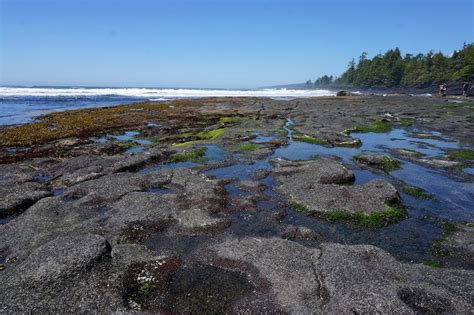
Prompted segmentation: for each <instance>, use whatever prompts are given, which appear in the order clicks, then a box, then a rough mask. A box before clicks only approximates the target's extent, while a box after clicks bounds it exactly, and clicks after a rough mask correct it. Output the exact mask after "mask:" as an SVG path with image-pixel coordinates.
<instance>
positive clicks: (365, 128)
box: [345, 120, 392, 134]
mask: <svg viewBox="0 0 474 315" xmlns="http://www.w3.org/2000/svg"><path fill="white" fill-rule="evenodd" d="M390 130H392V125H391V124H390V123H389V122H386V121H381V120H380V121H376V122H373V123H371V124H367V125H357V126H355V127H354V128H352V129H350V130H345V132H346V133H347V132H348V133H347V134H350V133H351V132H361V133H365V132H376V133H382V132H389V131H390Z"/></svg>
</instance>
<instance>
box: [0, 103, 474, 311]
mask: <svg viewBox="0 0 474 315" xmlns="http://www.w3.org/2000/svg"><path fill="white" fill-rule="evenodd" d="M467 106H472V104H470V103H466V104H461V105H457V107H456V108H454V109H453V108H449V111H450V114H449V115H445V113H446V111H447V108H446V103H445V102H438V101H437V100H436V99H432V98H429V99H425V98H414V97H401V96H389V97H379V96H373V97H366V96H347V95H346V96H343V97H331V98H317V99H298V100H270V99H254V98H247V99H246V98H230V99H229V98H222V99H219V98H217V99H203V100H196V101H193V100H189V101H188V100H186V101H176V102H169V103H166V102H165V103H144V104H138V105H133V106H131V107H130V108H129V107H123V108H122V107H121V108H115V109H114V108H112V110H113V113H112V114H113V116H114V117H119V118H117V120H115V118H114V123H113V125H111V126H98V127H97V128H98V129H97V130H95V131H94V130H84V131H81V130H79V131H78V132H77V133H74V135H71V136H67V135H66V136H64V137H62V138H58V139H52V140H48V141H44V142H34V144H32V145H30V146H23V147H21V146H19V147H18V148H16V149H12V148H11V146H9V147H8V150H6V149H5V148H3V147H2V148H0V151H1V153H0V162H1V163H3V164H0V283H2V284H3V289H2V290H1V291H0V313H12V314H13V313H15V314H16V313H31V312H32V313H145V314H147V313H165V314H167V313H195V314H200V313H206V314H207V313H209V314H222V313H302V314H309V313H387V312H388V313H403V314H412V313H413V314H415V313H469V312H470V311H472V309H473V307H474V306H473V304H474V301H473V296H474V286H473V283H474V274H473V271H472V270H471V269H472V268H474V266H472V261H473V260H474V258H473V248H472V244H473V239H474V236H473V233H472V223H471V224H467V223H466V222H473V221H474V213H472V209H474V207H472V205H473V204H474V195H472V192H473V191H474V185H472V183H471V182H470V179H471V177H470V176H471V175H469V174H468V173H466V172H468V169H469V167H471V168H472V167H473V165H472V163H471V162H470V160H469V159H466V157H469V154H466V152H468V150H470V147H469V146H468V145H466V144H464V143H466V142H459V143H456V142H454V140H453V139H457V140H463V141H467V143H469V139H471V140H472V138H474V134H473V130H474V126H473V125H472V124H473V122H472V119H471V118H469V117H470V116H469V115H468V113H470V112H469V111H470V109H469V108H468V107H467ZM122 109H123V110H122ZM132 109H134V111H131V110H132ZM135 109H137V110H136V111H135ZM138 109H139V110H138ZM101 111H102V110H101ZM104 111H107V109H105V110H104ZM115 111H117V112H115ZM87 112H88V110H85V111H83V112H82V113H87ZM122 116H123V117H122ZM52 119H54V117H53V118H52ZM151 121H153V127H150V126H149V123H150V122H151ZM407 122H409V123H413V124H415V126H416V128H419V130H418V129H415V127H410V128H413V130H411V129H410V131H402V129H400V126H401V125H402V124H404V125H405V126H407V125H408V124H407ZM367 126H368V127H367ZM12 128H13V129H12ZM14 128H15V127H11V128H7V129H8V132H4V131H3V129H1V128H0V136H2V137H5V136H6V135H9V134H11V132H12V130H14ZM18 128H20V127H18ZM377 128H380V129H383V130H384V131H383V132H380V133H379V131H380V130H376V129H377ZM404 128H407V127H404ZM132 129H133V130H132ZM372 129H374V130H376V131H375V132H372V131H370V132H368V133H365V134H364V133H359V132H356V131H355V130H372ZM392 129H393V132H389V131H387V130H392ZM403 130H405V129H403ZM420 130H421V131H420ZM431 130H436V131H438V133H434V132H431ZM18 131H21V128H20V129H19V130H18ZM430 132H431V133H430ZM293 133H294V134H298V135H308V136H307V137H306V138H305V139H306V140H307V139H311V141H306V142H305V141H295V140H294V139H293V137H292V134H293ZM414 134H419V135H421V134H425V135H426V136H423V137H421V136H420V137H416V136H415V135H414ZM27 136H28V135H24V134H21V137H19V138H22V137H26V138H25V141H26V140H28V137H27ZM447 136H449V137H451V138H449V139H448V138H446V137H447ZM91 137H92V138H91ZM12 139H13V140H15V141H16V139H17V138H15V137H14V138H12ZM12 139H10V138H2V139H1V140H2V143H10V142H11V141H13V140H12ZM33 140H34V141H36V140H35V139H33ZM457 140H456V141H457ZM392 144H393V145H392ZM457 149H462V150H464V151H463V152H462V154H463V155H461V158H457V157H449V156H448V154H449V152H452V151H454V150H457ZM196 152H197V153H199V156H197V155H193V154H190V153H196ZM176 154H179V155H176ZM391 154H393V155H394V156H396V157H397V159H399V160H400V161H402V165H401V166H402V167H401V168H399V169H396V170H391V171H386V169H385V168H384V167H385V164H386V160H385V158H384V157H387V156H388V157H390V158H391ZM177 156H178V157H179V159H178V158H177ZM355 156H358V157H359V158H360V157H363V158H362V159H360V160H359V161H358V162H356V161H355V160H356V158H355ZM438 161H441V162H438ZM367 166H368V167H367ZM378 169H382V170H385V172H380V171H378ZM463 173H465V174H464V175H463ZM453 174H454V175H453ZM406 186H410V187H412V188H413V187H415V188H419V189H420V190H416V191H415V192H419V191H422V192H425V193H426V194H429V195H430V196H433V198H429V199H428V198H425V199H420V198H418V199H416V198H414V197H413V196H412V195H413V194H414V193H413V194H412V195H408V194H406V193H404V191H403V190H402V189H401V188H402V187H406ZM412 190H413V189H412ZM399 191H400V192H401V193H399ZM406 191H407V190H405V192H406ZM387 205H391V206H400V207H402V205H403V206H404V207H405V208H406V209H407V212H406V216H405V217H404V218H403V219H401V220H399V221H396V222H392V221H391V222H389V223H390V224H384V225H382V226H377V227H376V228H374V229H364V228H361V227H360V226H359V227H354V226H352V225H351V224H350V223H348V222H339V221H338V222H329V221H328V220H327V218H325V217H324V215H325V214H328V213H331V212H338V213H344V214H350V215H356V214H357V215H364V216H367V217H370V216H374V217H375V218H377V217H378V216H380V215H384V214H380V213H386V212H387V211H391V210H390V208H386V206H387ZM295 207H296V208H297V209H295ZM387 209H388V210H387ZM295 210H297V211H295ZM321 214H323V216H320V215H321ZM447 221H449V222H451V221H453V222H455V224H456V226H458V229H456V230H455V231H454V230H453V231H452V232H450V233H449V234H447V233H446V232H443V227H442V225H440V223H439V222H447ZM370 244H375V245H377V246H374V245H370ZM434 247H436V248H437V249H438V250H440V252H442V253H449V254H448V255H445V256H443V257H441V256H436V254H433V248H434ZM382 248H383V249H382ZM428 260H434V261H436V262H438V261H439V262H441V263H442V264H441V265H442V266H443V268H435V267H439V266H438V265H436V264H433V263H431V264H427V265H429V266H426V265H423V264H422V262H424V261H428Z"/></svg>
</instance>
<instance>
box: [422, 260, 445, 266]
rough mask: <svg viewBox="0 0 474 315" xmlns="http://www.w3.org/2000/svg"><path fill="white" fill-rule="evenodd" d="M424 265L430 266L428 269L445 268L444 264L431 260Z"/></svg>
mask: <svg viewBox="0 0 474 315" xmlns="http://www.w3.org/2000/svg"><path fill="white" fill-rule="evenodd" d="M423 265H425V266H428V267H432V268H442V267H443V264H441V263H440V262H438V261H435V260H431V259H428V260H425V261H424V262H423Z"/></svg>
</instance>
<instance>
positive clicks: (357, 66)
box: [306, 43, 474, 88]
mask: <svg viewBox="0 0 474 315" xmlns="http://www.w3.org/2000/svg"><path fill="white" fill-rule="evenodd" d="M445 81H470V82H473V81H474V43H471V44H464V46H463V47H462V49H459V50H456V51H454V52H453V54H452V55H451V56H445V55H443V54H442V53H441V52H438V53H434V52H433V51H430V52H428V53H426V54H418V55H412V54H406V55H405V56H403V57H402V55H401V53H400V50H399V49H398V48H395V49H390V50H389V51H387V52H386V53H384V54H378V55H376V56H375V57H373V58H372V59H370V58H368V57H367V53H365V52H364V53H362V54H361V56H360V57H359V60H358V62H357V63H356V62H355V60H352V61H351V62H350V63H349V65H348V67H347V70H346V71H345V72H344V73H343V74H342V75H341V76H340V77H338V78H334V77H333V76H328V75H324V76H322V77H320V78H318V79H316V80H315V81H314V82H311V81H308V82H306V84H307V85H313V86H321V85H332V84H336V85H353V86H359V87H419V88H424V87H428V86H431V85H436V84H439V83H441V82H445Z"/></svg>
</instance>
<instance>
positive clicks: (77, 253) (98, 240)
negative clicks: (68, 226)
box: [16, 234, 110, 282]
mask: <svg viewBox="0 0 474 315" xmlns="http://www.w3.org/2000/svg"><path fill="white" fill-rule="evenodd" d="M109 248H110V245H109V244H108V243H107V241H106V240H105V238H104V237H102V236H100V235H93V234H84V235H74V236H63V237H58V238H56V239H54V240H52V241H51V242H48V243H46V244H45V245H43V246H40V247H39V248H37V249H36V250H35V251H33V252H32V253H31V254H30V255H29V256H28V258H27V259H26V260H25V261H24V262H23V263H22V264H21V265H20V266H18V268H17V269H16V271H17V276H18V278H17V279H21V280H22V281H26V282H29V281H52V280H54V279H57V278H59V277H62V276H70V275H71V274H73V273H75V272H81V271H84V270H85V269H86V268H87V267H89V266H91V265H92V264H93V263H94V262H95V261H97V260H98V259H99V258H100V257H101V256H102V255H104V254H106V253H107V252H108V251H109Z"/></svg>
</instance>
